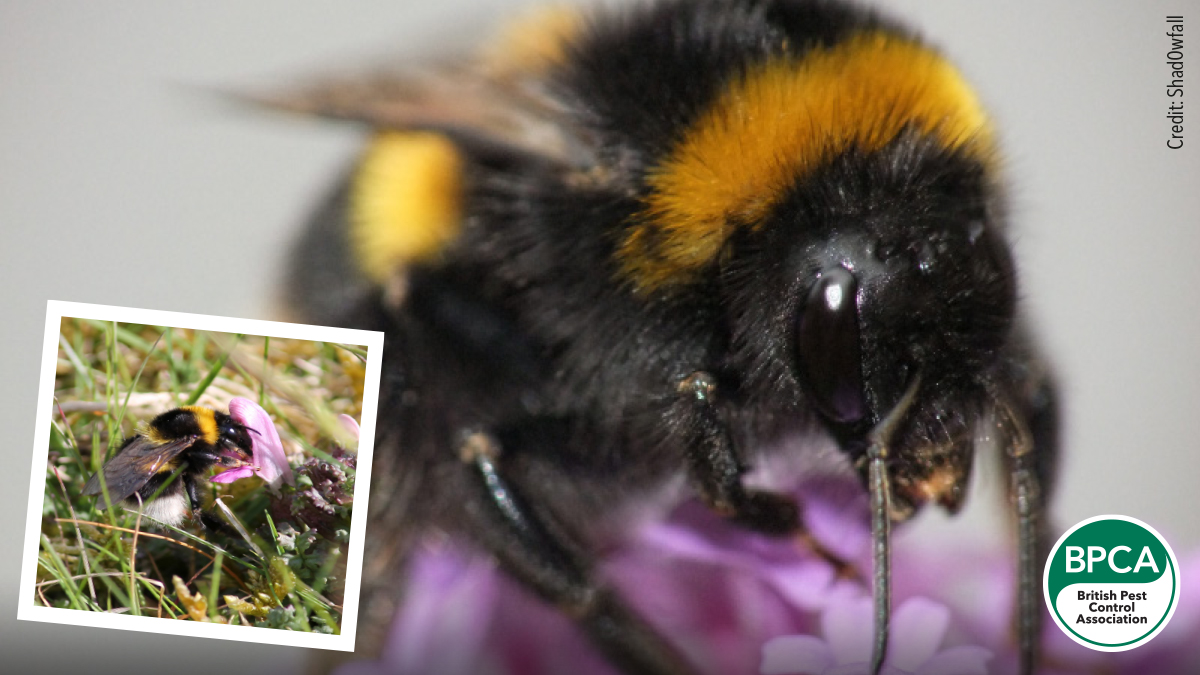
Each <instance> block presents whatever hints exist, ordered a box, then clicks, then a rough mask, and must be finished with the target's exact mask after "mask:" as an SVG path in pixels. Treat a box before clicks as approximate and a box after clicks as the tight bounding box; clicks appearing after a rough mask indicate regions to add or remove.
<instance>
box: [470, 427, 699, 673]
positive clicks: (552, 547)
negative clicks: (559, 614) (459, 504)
mask: <svg viewBox="0 0 1200 675" xmlns="http://www.w3.org/2000/svg"><path fill="white" fill-rule="evenodd" d="M459 454H460V458H461V459H462V460H463V462H465V463H467V464H469V465H471V467H472V468H473V471H472V473H473V474H474V478H475V479H476V480H473V481H472V482H473V483H474V485H475V486H476V488H477V492H476V493H475V494H473V495H471V497H470V498H469V499H470V502H469V505H468V506H467V513H468V517H469V520H470V524H471V526H472V527H473V529H474V530H475V531H476V532H475V534H476V540H477V541H478V542H479V543H481V544H483V545H484V546H486V547H487V549H488V550H489V552H490V553H492V554H493V555H494V556H495V557H496V558H497V559H498V560H499V562H500V564H501V565H502V566H503V567H504V569H505V570H506V571H507V572H508V573H509V574H511V575H512V576H513V577H515V578H516V579H517V580H519V581H520V582H521V583H523V584H524V585H525V586H526V587H527V588H529V589H530V590H532V591H533V592H535V593H536V594H537V595H539V596H541V597H542V598H543V599H545V600H546V601H548V602H550V603H552V604H554V605H556V606H557V607H559V608H560V609H561V610H562V611H563V612H564V613H566V614H567V615H569V616H570V617H572V618H573V619H575V621H576V623H577V624H578V625H579V626H580V627H581V628H582V629H583V631H584V632H585V633H586V634H587V635H588V637H589V638H591V640H592V642H593V644H595V645H596V646H597V647H598V648H599V649H600V650H601V651H602V652H604V654H605V655H606V656H607V657H608V659H609V660H610V661H611V662H612V663H613V664H614V665H616V666H617V667H618V668H619V669H620V670H621V671H622V672H627V673H636V674H638V675H691V674H692V673H695V672H696V671H695V669H694V668H692V667H691V666H690V665H689V664H688V662H687V661H686V660H685V659H684V658H683V656H682V655H681V654H680V653H679V652H678V651H677V650H676V649H675V648H674V647H672V646H671V644H670V643H669V642H667V641H666V640H665V639H664V638H663V637H662V636H660V635H659V634H658V632H657V631H655V630H654V629H653V628H652V627H650V626H649V625H648V624H647V623H646V622H645V621H644V620H643V619H642V618H641V617H639V616H638V615H637V614H636V613H635V612H634V611H633V610H632V609H631V608H629V607H628V606H627V605H626V604H625V602H624V601H623V600H622V599H621V598H620V597H619V596H618V595H617V594H616V592H614V591H613V590H612V589H610V588H608V587H606V586H605V585H603V584H602V583H601V582H599V581H598V580H597V579H596V578H595V576H594V575H593V573H592V570H591V564H590V562H589V561H587V560H586V559H585V556H584V554H583V553H582V551H581V550H580V549H579V548H578V547H577V546H575V545H573V543H572V542H570V540H569V538H568V537H567V536H566V534H565V533H564V532H562V531H561V529H560V528H557V527H555V526H554V524H553V523H551V522H547V521H546V520H543V519H542V518H539V517H538V514H536V513H534V511H533V510H532V509H531V507H530V504H529V502H528V501H527V500H526V498H525V497H524V495H523V492H522V490H521V486H520V485H519V484H518V480H519V478H517V477H514V476H510V475H506V473H505V466H504V464H505V463H504V458H503V456H502V451H501V448H500V445H499V442H498V441H497V440H496V438H495V437H494V436H492V435H491V434H489V433H487V432H482V431H476V432H471V433H468V434H466V435H465V436H464V440H463V442H462V445H461V446H460V451H459Z"/></svg>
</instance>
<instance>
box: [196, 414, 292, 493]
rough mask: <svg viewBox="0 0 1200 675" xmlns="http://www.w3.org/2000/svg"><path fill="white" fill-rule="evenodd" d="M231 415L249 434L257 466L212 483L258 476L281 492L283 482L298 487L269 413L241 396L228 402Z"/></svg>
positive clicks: (234, 471)
mask: <svg viewBox="0 0 1200 675" xmlns="http://www.w3.org/2000/svg"><path fill="white" fill-rule="evenodd" d="M229 414H230V415H231V416H232V417H233V419H235V420H237V422H238V423H239V424H243V425H245V426H246V428H247V429H249V430H250V440H251V442H252V444H253V446H254V451H253V452H254V466H242V467H238V468H236V469H230V470H228V471H224V472H221V473H219V474H217V475H215V476H213V477H212V478H211V479H209V480H211V481H212V482H214V483H232V482H234V481H235V480H239V479H242V478H248V477H250V476H254V475H256V476H258V477H259V478H262V479H263V480H265V481H266V482H267V484H268V485H270V486H271V487H272V488H278V487H279V484H280V483H281V482H284V481H286V482H287V484H288V485H295V484H296V479H295V478H293V477H292V467H291V466H289V465H288V461H287V455H286V454H285V453H284V451H283V443H282V442H281V441H280V440H279V432H278V431H276V430H275V423H274V422H272V421H271V416H270V415H268V414H267V411H266V410H263V409H262V406H260V405H258V404H257V403H255V402H254V401H251V400H250V399H247V398H242V397H240V396H238V397H236V398H234V399H233V400H232V401H230V402H229Z"/></svg>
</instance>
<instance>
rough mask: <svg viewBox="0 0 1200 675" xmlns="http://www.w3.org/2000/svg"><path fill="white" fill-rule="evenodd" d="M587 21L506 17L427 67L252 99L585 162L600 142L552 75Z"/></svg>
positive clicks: (560, 16) (560, 15)
mask: <svg viewBox="0 0 1200 675" xmlns="http://www.w3.org/2000/svg"><path fill="white" fill-rule="evenodd" d="M583 23H584V22H583V20H582V18H581V17H579V16H577V15H574V14H571V13H569V12H563V11H562V10H561V9H554V10H551V11H548V12H542V13H538V14H535V15H532V16H530V17H527V20H526V21H522V22H518V23H517V24H514V25H512V26H509V27H508V30H507V31H503V32H502V34H501V35H500V37H499V39H498V40H497V41H496V43H495V44H492V45H491V46H490V48H488V49H485V50H483V52H482V53H480V54H477V55H474V56H467V57H465V58H459V59H457V60H447V61H443V62H441V63H436V64H431V65H427V66H424V67H422V66H417V67H390V68H388V67H385V68H380V69H377V70H375V71H373V72H370V73H366V74H364V75H360V76H352V77H338V78H331V79H327V80H324V81H318V82H316V83H314V84H313V85H312V86H308V87H301V88H299V89H294V90H291V91H284V92H281V93H278V94H267V95H252V96H249V97H247V98H249V100H250V101H252V102H255V103H258V104H263V105H266V106H268V107H272V108H277V109H282V110H287V111H292V112H298V113H302V114H308V115H317V116H321V117H328V118H332V119H341V120H349V121H355V122H361V123H364V124H366V125H368V126H371V127H374V128H377V129H413V130H422V129H424V130H437V131H441V132H444V133H446V134H447V135H450V136H457V137H460V138H461V139H463V140H467V141H479V140H484V141H487V142H489V143H492V144H495V145H498V146H502V147H507V148H510V149H513V150H518V151H521V152H523V153H526V154H531V155H539V156H542V157H545V158H547V159H552V160H555V161H559V162H561V163H563V164H565V165H567V166H570V167H572V168H578V169H584V168H588V167H590V166H592V165H593V164H594V163H595V152H594V149H595V145H596V141H595V139H593V138H592V137H591V135H590V134H589V133H588V132H586V130H585V129H584V128H583V126H582V125H581V124H580V123H579V121H578V118H577V116H576V115H574V114H572V112H571V104H570V102H568V101H564V100H563V96H562V90H561V89H559V88H558V87H557V86H556V83H555V75H554V73H555V69H556V65H557V64H558V63H559V62H560V61H561V58H562V54H563V52H564V50H566V49H567V47H566V45H567V44H568V43H569V42H570V40H571V38H572V36H573V35H576V34H578V32H580V30H581V26H582V25H583Z"/></svg>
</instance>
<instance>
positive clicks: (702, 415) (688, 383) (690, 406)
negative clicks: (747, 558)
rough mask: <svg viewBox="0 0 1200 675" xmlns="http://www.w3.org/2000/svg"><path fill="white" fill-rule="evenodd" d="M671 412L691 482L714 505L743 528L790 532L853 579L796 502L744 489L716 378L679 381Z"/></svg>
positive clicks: (851, 571)
mask: <svg viewBox="0 0 1200 675" xmlns="http://www.w3.org/2000/svg"><path fill="white" fill-rule="evenodd" d="M676 390H677V392H678V393H679V399H678V400H677V401H676V404H675V409H674V414H675V415H676V419H677V420H678V421H679V422H680V426H681V427H682V428H684V429H686V430H688V431H687V432H686V433H687V434H688V438H689V440H690V443H689V444H688V462H689V468H690V475H691V479H692V482H693V484H694V485H695V486H696V489H697V491H698V492H699V493H700V497H701V499H703V500H704V501H705V503H707V504H708V505H709V506H710V507H711V508H712V509H713V510H715V511H716V512H717V513H720V514H721V515H723V516H725V517H727V518H729V519H730V520H732V521H734V522H735V523H738V524H739V525H742V526H743V527H746V528H747V529H750V530H754V531H756V532H761V533H763V534H767V535H771V536H778V537H794V538H796V539H797V540H798V541H799V542H801V543H802V544H803V545H804V546H806V547H807V548H809V550H811V551H812V552H813V553H815V554H817V555H818V556H820V557H822V558H824V559H825V560H826V561H827V562H829V563H830V564H831V565H833V567H834V569H835V570H837V572H838V574H839V576H843V577H846V578H858V577H859V574H858V570H857V569H856V568H855V567H854V566H853V565H851V564H850V563H848V562H846V561H844V560H842V559H841V558H840V557H838V556H837V555H836V554H834V553H833V552H831V551H829V550H828V549H826V548H825V547H824V546H823V545H822V544H821V543H820V542H819V541H817V540H816V538H814V537H813V536H812V534H811V533H809V532H808V530H807V529H806V528H805V527H804V521H803V518H802V517H801V505H800V504H799V503H798V502H797V501H796V500H795V499H793V498H792V497H790V496H788V495H784V494H779V493H775V492H768V491H764V490H754V489H747V488H746V486H745V485H744V484H743V482H742V475H743V474H744V473H745V471H746V467H745V465H743V464H742V462H741V461H740V459H739V458H738V455H737V450H736V448H735V447H734V444H733V441H732V440H731V438H730V436H729V430H728V428H727V427H726V425H725V423H724V421H722V420H721V418H720V415H719V414H718V411H717V402H716V401H717V395H718V391H717V379H716V377H715V376H714V375H713V374H712V373H709V372H706V371H703V370H699V371H696V372H694V373H692V374H690V375H688V376H687V377H685V378H683V379H682V380H680V381H679V385H678V387H677V389H676Z"/></svg>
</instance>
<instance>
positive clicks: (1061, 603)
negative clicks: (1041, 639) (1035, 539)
mask: <svg viewBox="0 0 1200 675" xmlns="http://www.w3.org/2000/svg"><path fill="white" fill-rule="evenodd" d="M1042 587H1043V589H1044V591H1045V593H1046V604H1047V606H1049V607H1050V615H1051V616H1052V617H1054V623H1056V624H1058V627H1059V628H1061V629H1062V631H1063V632H1064V633H1066V634H1067V636H1068V637H1070V638H1071V639H1072V640H1074V641H1076V642H1078V643H1079V644H1081V645H1083V646H1084V647H1088V648H1089V649H1095V650H1097V651H1102V652H1123V651H1125V650H1127V649H1133V648H1134V647H1137V646H1139V645H1141V644H1143V643H1145V642H1149V641H1150V640H1151V639H1153V638H1154V636H1155V635H1158V633H1159V631H1161V630H1162V629H1163V628H1164V627H1166V625H1167V622H1168V621H1170V620H1171V615H1172V614H1174V613H1175V605H1177V604H1178V603H1179V562H1178V561H1177V560H1176V559H1175V552H1174V551H1172V550H1171V547H1170V545H1168V544H1167V541H1166V540H1165V539H1163V538H1162V535H1160V534H1159V533H1158V532H1157V531H1156V530H1155V529H1154V528H1153V527H1150V526H1149V525H1147V524H1145V523H1143V522H1142V521H1140V520H1138V519H1136V518H1130V517H1128V516H1096V517H1095V518H1088V519H1087V520H1085V521H1083V522H1081V523H1079V524H1077V525H1076V526H1075V527H1072V528H1071V529H1070V530H1068V531H1067V532H1066V534H1064V535H1063V536H1062V537H1061V538H1059V540H1058V543H1057V544H1055V545H1054V549H1053V550H1051V551H1050V557H1049V558H1048V559H1047V560H1046V573H1045V576H1044V578H1043V583H1042Z"/></svg>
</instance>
